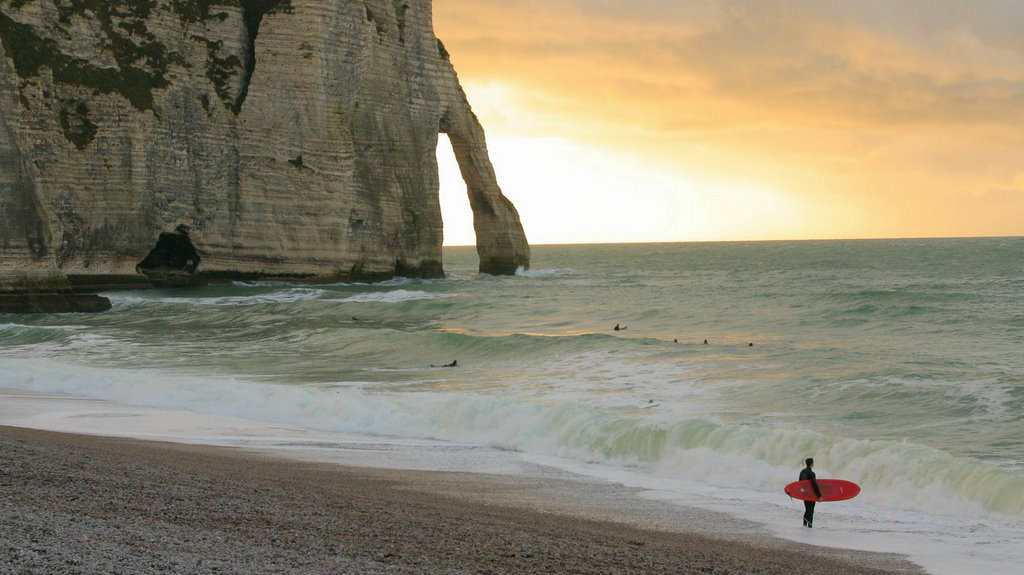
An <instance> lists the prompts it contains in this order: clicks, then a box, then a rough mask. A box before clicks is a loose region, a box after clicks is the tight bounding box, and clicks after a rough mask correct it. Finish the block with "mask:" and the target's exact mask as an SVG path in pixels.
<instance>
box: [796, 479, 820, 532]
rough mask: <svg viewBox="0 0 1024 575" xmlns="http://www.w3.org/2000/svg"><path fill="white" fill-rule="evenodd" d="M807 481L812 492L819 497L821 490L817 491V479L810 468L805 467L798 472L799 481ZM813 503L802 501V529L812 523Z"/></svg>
mask: <svg viewBox="0 0 1024 575" xmlns="http://www.w3.org/2000/svg"><path fill="white" fill-rule="evenodd" d="M807 480H810V482H811V487H813V488H814V492H815V493H817V494H818V497H821V489H818V479H817V477H815V475H814V472H813V471H811V468H810V467H805V468H804V469H803V470H802V471H801V472H800V481H807ZM814 503H815V502H814V501H804V527H811V524H813V523H814Z"/></svg>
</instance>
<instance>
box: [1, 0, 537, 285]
mask: <svg viewBox="0 0 1024 575" xmlns="http://www.w3.org/2000/svg"><path fill="white" fill-rule="evenodd" d="M431 9H432V6H431V2H430V0H351V1H333V0H209V1H198V0H108V1H104V2H96V1H94V0H0V291H6V292H12V291H13V292H21V293H24V292H27V291H53V290H65V291H67V290H72V291H73V290H77V289H83V288H82V286H88V285H104V286H106V285H126V286H130V285H137V284H138V283H139V282H142V283H143V284H145V283H147V282H149V281H150V280H152V281H156V282H157V283H160V282H166V281H169V278H170V279H171V280H181V281H186V280H187V281H193V280H194V281H207V280H216V279H227V278H262V277H278V278H290V279H302V280H311V281H323V280H337V279H385V278H389V277H392V276H394V275H403V276H427V277H432V276H438V275H441V274H442V273H443V265H442V257H441V244H442V237H443V226H442V222H441V210H440V202H439V198H438V175H437V164H436V159H435V157H436V156H435V151H436V147H437V140H438V134H439V133H440V132H444V133H447V134H448V135H449V137H450V139H451V141H452V144H453V146H454V149H455V154H456V157H457V159H458V161H459V164H460V167H461V169H462V173H463V176H464V177H465V180H466V183H467V186H468V189H469V196H470V203H471V205H472V209H473V213H474V216H475V227H476V232H477V239H478V251H479V254H480V270H481V271H482V272H486V273H497V274H507V273H514V272H515V270H516V269H517V268H518V267H520V266H528V265H529V259H530V250H529V246H528V244H527V241H526V237H525V234H524V233H523V228H522V225H521V223H520V221H519V215H518V213H517V212H516V209H515V207H514V206H513V205H512V204H511V202H509V201H508V199H506V198H505V197H504V196H503V195H502V192H501V189H500V188H499V186H498V183H497V181H496V178H495V176H494V170H493V168H492V166H491V162H490V159H489V157H488V154H487V148H486V144H485V138H484V132H483V129H482V127H481V126H480V123H479V121H478V120H477V118H476V116H475V115H474V114H473V112H472V110H471V108H470V105H469V103H468V102H467V100H466V97H465V94H464V92H463V90H462V87H461V86H460V84H459V80H458V77H457V76H456V74H455V70H454V68H453V67H452V64H451V61H450V59H449V55H448V53H447V51H446V50H445V49H444V46H443V45H442V44H441V43H440V41H438V40H437V38H436V37H435V36H434V32H433V23H432V19H431ZM180 226H186V228H187V229H188V230H189V232H188V233H187V238H188V241H189V243H190V244H191V246H192V249H193V250H194V252H195V255H196V258H195V263H194V265H192V266H189V265H187V264H186V265H183V266H182V265H179V264H180V262H176V260H175V261H173V262H170V263H168V261H162V260H160V257H159V256H154V255H153V253H154V252H159V251H160V250H159V245H158V244H159V243H165V244H166V242H168V241H172V242H173V241H175V237H174V236H175V235H176V234H177V235H180V233H179V232H176V231H175V230H179V229H181V228H180ZM165 247H166V246H165ZM171 252H173V250H171ZM171 252H163V253H164V255H167V254H168V253H171ZM154 257H155V258H156V259H155V260H154V259H153V258H154ZM175 257H176V256H175ZM170 259H171V260H174V258H173V257H172V258H170ZM188 259H189V258H187V257H186V258H185V259H184V260H183V261H188ZM154 262H156V263H154ZM151 264H152V265H151ZM175 266H178V267H179V268H181V269H176V267H175ZM90 278H93V279H92V280H91V279H90ZM171 283H174V282H173V281H172V282H171Z"/></svg>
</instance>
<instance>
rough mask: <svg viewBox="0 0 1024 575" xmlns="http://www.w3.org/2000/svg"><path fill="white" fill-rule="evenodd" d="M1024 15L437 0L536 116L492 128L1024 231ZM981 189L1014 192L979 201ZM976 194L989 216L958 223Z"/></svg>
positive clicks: (874, 1) (481, 83)
mask: <svg viewBox="0 0 1024 575" xmlns="http://www.w3.org/2000/svg"><path fill="white" fill-rule="evenodd" d="M1020 22H1024V3H1022V2H1019V1H1015V0H981V1H976V2H963V1H962V0H902V1H900V2H892V1H890V0H862V1H860V2H846V1H838V0H729V1H726V0H690V1H679V0H628V1H627V0H546V1H540V0H436V2H435V25H436V27H437V29H438V34H439V36H440V37H441V38H442V39H444V40H445V42H446V44H447V45H448V46H449V48H450V50H451V52H452V55H453V59H454V60H455V63H456V66H457V68H458V69H459V71H460V74H461V75H462V77H463V79H464V81H466V83H467V84H470V85H471V86H474V87H475V88H474V89H479V90H493V89H494V88H493V87H494V86H501V87H502V88H501V89H502V90H505V91H509V92H514V93H515V94H516V101H517V102H518V104H519V105H520V106H521V109H522V110H525V112H524V116H527V115H528V116H529V117H528V118H526V117H524V118H523V119H522V121H520V119H519V118H516V117H509V116H508V115H507V114H506V115H504V117H502V118H501V121H500V124H499V125H498V126H493V125H489V128H491V129H492V130H499V131H500V132H501V133H502V134H511V135H518V136H527V135H529V136H554V137H565V138H570V139H576V140H581V141H586V142H588V143H591V144H599V145H603V146H609V147H617V148H620V149H626V150H632V151H634V152H638V153H642V154H643V155H645V156H648V157H651V158H659V159H660V161H662V162H665V163H669V164H674V165H677V166H683V167H685V168H687V169H700V170H705V171H708V172H710V173H714V174H718V175H721V174H735V172H736V171H741V172H742V176H743V177H744V178H745V179H753V180H758V181H762V182H764V184H765V185H768V186H770V187H773V188H775V189H784V190H789V192H790V193H791V194H793V195H796V196H804V197H809V196H814V195H828V196H847V197H848V198H849V202H850V205H851V206H853V205H854V203H855V202H856V203H857V205H858V206H859V208H863V209H867V210H876V211H883V209H885V206H898V207H900V209H903V210H911V211H913V209H914V206H920V205H922V203H923V202H924V199H925V198H931V199H935V200H936V201H940V202H942V203H941V204H940V205H935V206H933V207H931V208H930V209H929V210H928V213H927V214H924V213H923V212H922V213H919V214H916V215H915V214H913V213H909V212H908V213H900V214H894V215H885V216H879V221H886V222H888V223H885V224H884V226H889V227H888V228H886V229H887V230H889V229H891V230H892V232H896V231H898V229H907V230H911V231H912V233H914V234H943V233H944V232H943V231H942V229H947V228H948V229H949V230H950V231H949V232H948V233H951V234H961V233H976V232H977V233H982V232H981V231H980V228H982V227H985V222H986V217H988V220H989V221H990V222H991V223H992V226H991V227H993V228H994V229H997V230H998V231H999V232H1000V233H1024V227H1022V226H1024V212H1021V211H1018V210H1020V207H1021V203H1020V202H1019V201H1018V200H1017V199H1014V198H1017V196H1015V195H1014V193H1013V190H1020V189H1021V186H1020V183H1019V181H1017V180H1016V178H1018V174H1019V165H1020V162H1019V156H1020V151H1021V150H1022V149H1024V35H1022V34H1020V28H1019V24H1020ZM470 96H471V97H472V96H474V93H473V91H472V90H471V92H470ZM483 99H486V97H485V98H483ZM483 117H484V118H485V123H486V122H488V121H489V120H490V119H491V118H490V116H488V115H486V114H485V115H483ZM981 189H987V190H1002V191H1003V192H1005V193H1000V194H995V193H992V194H989V196H987V197H989V199H991V198H995V197H999V198H1002V200H993V201H989V200H986V201H984V202H982V201H978V202H977V206H978V207H977V209H973V208H971V207H970V206H971V204H970V200H969V198H971V197H977V196H976V192H977V190H981ZM896 196H899V197H900V198H903V199H900V200H898V201H896V200H894V199H893V198H894V197H896ZM1008 198H1009V199H1008ZM1000 202H1002V204H1000ZM999 205H1003V206H1004V208H1005V209H1004V210H1002V211H1000V209H999V208H998V206H999ZM851 209H852V207H851ZM965 209H967V211H968V212H971V214H970V215H969V216H968V215H967V214H965V217H964V221H968V220H969V221H970V222H972V223H971V224H970V226H972V227H971V229H966V228H963V229H961V228H962V226H961V228H958V227H957V225H958V224H957V223H956V220H957V218H956V214H958V213H964V210H965ZM972 209H973V211H971V210H972ZM983 210H994V211H991V212H985V211H983ZM1007 211H1009V212H1010V213H1009V215H1007V213H1006V212H1007ZM986 214H989V215H988V216H986ZM940 224H941V225H940ZM880 225H882V224H880ZM965 225H966V224H965ZM884 226H883V227H884ZM901 226H902V228H901ZM941 226H946V227H947V228H942V229H939V228H940V227H941ZM950 226H951V227H950ZM872 233H874V232H872ZM877 233H886V232H884V231H878V232H877ZM908 233H911V232H908ZM992 233H995V232H994V231H993V232H992Z"/></svg>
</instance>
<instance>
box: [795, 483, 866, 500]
mask: <svg viewBox="0 0 1024 575" xmlns="http://www.w3.org/2000/svg"><path fill="white" fill-rule="evenodd" d="M818 489H820V490H821V500H822V501H846V500H847V499H853V498H854V497H856V496H858V495H860V486H859V485H857V484H856V483H854V482H852V481H844V480H842V479H819V480H818ZM785 491H786V495H789V496H790V497H792V498H794V499H800V500H802V501H817V500H818V495H817V494H816V493H815V492H814V487H812V486H811V482H810V480H807V481H794V482H793V483H790V484H789V485H787V486H786V490H785Z"/></svg>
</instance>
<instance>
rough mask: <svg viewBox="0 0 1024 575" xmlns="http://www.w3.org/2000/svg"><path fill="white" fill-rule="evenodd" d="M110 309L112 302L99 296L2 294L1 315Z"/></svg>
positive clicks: (90, 311) (94, 311)
mask: <svg viewBox="0 0 1024 575" xmlns="http://www.w3.org/2000/svg"><path fill="white" fill-rule="evenodd" d="M110 307H111V306H110V300H109V299H107V298H105V297H102V296H98V295H79V294H0V313H20V314H35V313H99V312H104V311H109V310H110Z"/></svg>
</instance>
